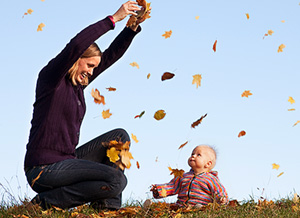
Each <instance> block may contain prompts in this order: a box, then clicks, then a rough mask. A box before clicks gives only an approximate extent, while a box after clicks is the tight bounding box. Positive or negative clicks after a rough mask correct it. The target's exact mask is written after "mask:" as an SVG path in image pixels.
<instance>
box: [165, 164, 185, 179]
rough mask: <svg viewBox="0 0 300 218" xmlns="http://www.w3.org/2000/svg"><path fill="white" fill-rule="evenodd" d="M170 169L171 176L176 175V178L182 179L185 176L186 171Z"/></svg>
mask: <svg viewBox="0 0 300 218" xmlns="http://www.w3.org/2000/svg"><path fill="white" fill-rule="evenodd" d="M168 169H169V170H170V171H171V173H170V175H174V178H176V177H180V178H181V177H182V176H183V174H184V170H182V169H181V170H179V169H172V168H171V167H168Z"/></svg>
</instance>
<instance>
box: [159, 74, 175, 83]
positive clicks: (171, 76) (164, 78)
mask: <svg viewBox="0 0 300 218" xmlns="http://www.w3.org/2000/svg"><path fill="white" fill-rule="evenodd" d="M174 76H175V74H174V73H169V72H165V73H164V74H163V75H162V76H161V81H164V80H167V79H172V78H173V77H174Z"/></svg>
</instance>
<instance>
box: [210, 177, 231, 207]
mask: <svg viewBox="0 0 300 218" xmlns="http://www.w3.org/2000/svg"><path fill="white" fill-rule="evenodd" d="M207 176H208V177H207V184H208V187H209V189H210V190H211V193H212V195H213V196H212V197H213V198H214V199H215V200H216V201H217V202H218V203H221V204H228V202H229V200H228V194H227V191H226V190H225V187H224V186H223V185H222V184H221V182H220V180H219V178H218V174H217V172H215V171H212V172H210V173H208V174H207Z"/></svg>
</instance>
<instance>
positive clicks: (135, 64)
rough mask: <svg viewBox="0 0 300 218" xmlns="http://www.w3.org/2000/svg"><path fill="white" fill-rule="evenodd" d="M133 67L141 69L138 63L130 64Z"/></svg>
mask: <svg viewBox="0 0 300 218" xmlns="http://www.w3.org/2000/svg"><path fill="white" fill-rule="evenodd" d="M130 65H131V66H133V67H136V68H137V69H140V66H139V65H138V63H136V62H132V63H130Z"/></svg>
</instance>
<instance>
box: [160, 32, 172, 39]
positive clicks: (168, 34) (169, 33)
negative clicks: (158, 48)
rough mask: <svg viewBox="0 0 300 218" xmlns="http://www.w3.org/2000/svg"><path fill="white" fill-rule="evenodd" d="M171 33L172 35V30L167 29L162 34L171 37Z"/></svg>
mask: <svg viewBox="0 0 300 218" xmlns="http://www.w3.org/2000/svg"><path fill="white" fill-rule="evenodd" d="M171 35H172V30H170V31H165V33H164V34H162V36H163V37H165V39H166V38H170V37H171Z"/></svg>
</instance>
